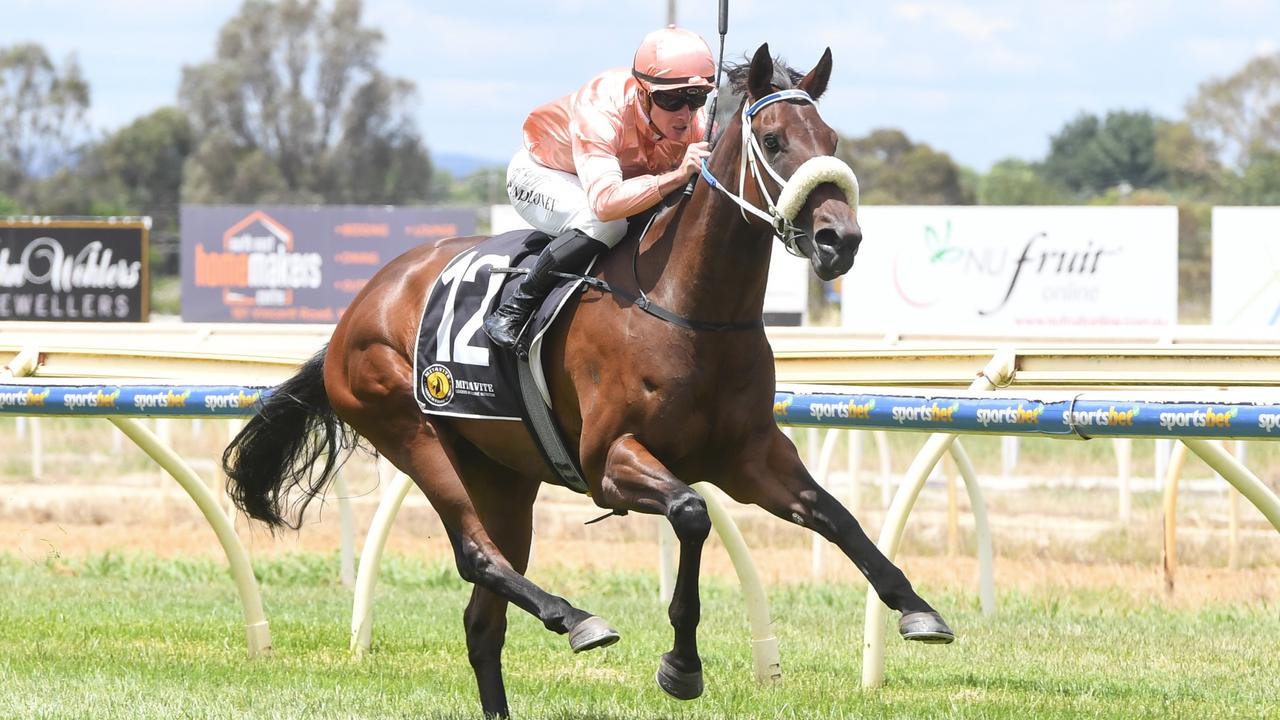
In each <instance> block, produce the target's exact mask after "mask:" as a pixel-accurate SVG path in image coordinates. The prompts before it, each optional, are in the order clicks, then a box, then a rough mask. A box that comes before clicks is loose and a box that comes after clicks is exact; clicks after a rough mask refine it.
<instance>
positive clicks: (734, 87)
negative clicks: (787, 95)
mask: <svg viewBox="0 0 1280 720" xmlns="http://www.w3.org/2000/svg"><path fill="white" fill-rule="evenodd" d="M720 69H721V70H722V71H723V72H724V75H725V83H724V85H723V86H722V87H721V88H720V92H721V94H722V95H721V98H720V99H721V100H722V101H723V102H718V103H717V111H716V115H717V116H718V117H717V118H716V119H717V120H718V121H719V125H718V127H717V128H716V134H715V138H714V142H719V141H720V136H721V135H723V134H724V131H725V130H726V129H728V127H729V122H730V121H731V120H732V119H733V116H732V115H728V114H726V113H725V109H726V108H737V112H742V104H743V103H744V102H746V99H747V76H748V75H749V74H750V72H751V58H749V57H746V56H743V61H742V62H726V63H724V64H722V65H721V66H720ZM803 77H804V73H802V72H799V71H798V70H796V69H795V68H793V67H791V66H790V65H788V64H787V61H786V60H785V59H784V58H782V57H774V58H773V82H772V84H773V89H774V90H790V89H791V88H794V87H795V86H796V84H797V83H799V82H800V79H801V78H803ZM735 101H736V102H735ZM713 144H714V143H713Z"/></svg>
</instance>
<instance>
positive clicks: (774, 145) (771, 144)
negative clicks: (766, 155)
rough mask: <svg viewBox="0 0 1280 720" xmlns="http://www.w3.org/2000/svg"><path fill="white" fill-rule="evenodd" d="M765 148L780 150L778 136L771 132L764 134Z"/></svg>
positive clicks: (771, 150)
mask: <svg viewBox="0 0 1280 720" xmlns="http://www.w3.org/2000/svg"><path fill="white" fill-rule="evenodd" d="M764 149H765V150H768V151H769V152H777V151H778V136H777V135H773V134H769V135H765V136H764Z"/></svg>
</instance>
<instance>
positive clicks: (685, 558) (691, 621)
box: [596, 434, 711, 700]
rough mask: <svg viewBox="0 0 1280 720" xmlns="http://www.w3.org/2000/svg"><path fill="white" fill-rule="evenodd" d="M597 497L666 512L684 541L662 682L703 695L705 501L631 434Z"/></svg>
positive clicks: (681, 694) (612, 504) (679, 692)
mask: <svg viewBox="0 0 1280 720" xmlns="http://www.w3.org/2000/svg"><path fill="white" fill-rule="evenodd" d="M596 501H597V503H598V504H600V505H601V506H602V507H607V508H614V509H618V510H634V511H636V512H643V513H650V514H655V515H656V514H661V515H664V516H666V518H667V519H668V520H669V521H670V522H671V527H672V528H673V529H674V530H675V534H676V538H677V539H679V541H680V567H679V570H677V572H676V587H675V592H674V594H673V596H672V598H671V606H670V608H669V610H668V617H669V618H670V619H671V626H672V627H673V628H674V629H675V642H674V644H673V645H672V648H671V652H668V653H666V654H664V655H663V656H662V661H661V663H660V664H659V666H658V685H659V686H661V687H662V689H663V690H664V691H666V692H667V693H668V694H669V695H671V696H672V697H676V698H679V699H681V700H692V699H693V698H696V697H698V696H699V695H701V694H702V687H703V686H702V660H701V659H700V658H699V657H698V636H697V632H698V620H699V617H700V615H701V603H700V601H699V599H698V572H699V566H700V565H701V562H702V545H703V543H704V542H706V539H707V535H709V534H710V532H711V518H710V516H709V515H707V504H706V502H705V501H704V500H703V499H702V497H701V496H699V495H698V493H696V492H694V491H693V490H692V489H691V488H690V487H689V486H688V485H686V484H685V483H683V482H681V481H680V480H679V479H677V478H676V477H675V476H674V475H673V474H671V471H670V470H668V469H667V468H666V466H664V465H663V464H662V463H661V462H660V461H659V460H658V459H657V458H655V457H654V456H653V454H652V453H650V452H649V450H648V449H647V448H645V447H644V446H643V445H641V444H640V442H639V441H638V440H636V438H635V436H634V435H630V434H628V435H624V436H622V437H621V438H618V439H617V440H616V441H614V443H613V445H612V446H611V447H610V448H609V452H608V456H607V457H606V459H605V468H604V477H603V479H602V481H601V492H600V494H599V496H598V497H597V498H596Z"/></svg>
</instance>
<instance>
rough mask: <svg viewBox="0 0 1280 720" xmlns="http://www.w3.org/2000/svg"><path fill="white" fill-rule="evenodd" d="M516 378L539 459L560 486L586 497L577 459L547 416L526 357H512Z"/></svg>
mask: <svg viewBox="0 0 1280 720" xmlns="http://www.w3.org/2000/svg"><path fill="white" fill-rule="evenodd" d="M516 375H517V376H518V377H519V379H520V399H521V400H523V401H524V409H525V415H527V416H528V418H529V430H530V431H531V432H532V433H533V440H534V444H535V445H537V446H538V449H539V450H540V451H542V456H543V458H544V459H545V460H546V461H547V465H549V466H550V467H551V470H552V471H553V472H555V474H556V478H557V479H558V480H559V481H560V484H561V485H564V486H565V487H567V488H569V489H570V490H573V491H574V492H579V493H582V494H583V495H587V494H589V493H588V489H587V481H586V480H584V479H583V478H582V475H583V473H582V468H580V467H578V459H577V458H576V457H574V456H573V453H571V452H569V448H568V447H567V446H566V445H565V442H564V437H562V436H561V435H560V427H559V426H558V425H556V420H555V418H554V417H552V416H551V408H549V407H547V403H546V402H545V401H543V399H542V393H540V392H538V385H537V383H536V382H534V379H533V370H532V369H531V368H530V367H529V358H528V356H523V357H520V356H518V357H517V358H516Z"/></svg>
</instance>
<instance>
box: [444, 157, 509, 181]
mask: <svg viewBox="0 0 1280 720" xmlns="http://www.w3.org/2000/svg"><path fill="white" fill-rule="evenodd" d="M431 162H432V163H433V164H434V165H435V167H437V168H439V169H441V170H447V171H448V172H449V174H450V175H452V176H454V177H455V178H461V177H466V176H468V175H470V174H471V173H473V172H475V171H476V170H479V169H481V168H488V167H501V168H505V167H506V166H507V162H508V160H494V159H492V158H482V157H476V156H474V155H462V154H459V153H451V152H432V153H431Z"/></svg>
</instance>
